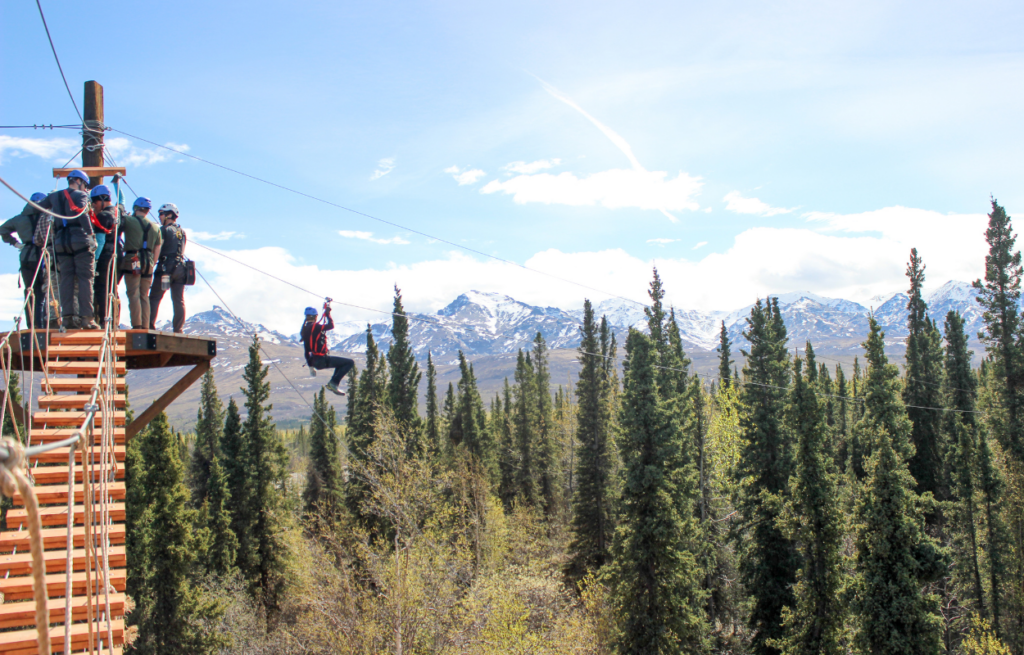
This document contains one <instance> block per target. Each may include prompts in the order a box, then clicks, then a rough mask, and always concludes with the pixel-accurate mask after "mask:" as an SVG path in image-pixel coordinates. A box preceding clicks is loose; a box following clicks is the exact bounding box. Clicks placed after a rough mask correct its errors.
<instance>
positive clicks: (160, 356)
mask: <svg viewBox="0 0 1024 655" xmlns="http://www.w3.org/2000/svg"><path fill="white" fill-rule="evenodd" d="M3 336H5V335H4V334H0V338H2V337H3ZM36 337H37V339H36V343H35V344H32V339H31V336H30V333H29V332H28V331H22V332H21V333H17V334H14V335H12V338H11V341H10V343H11V346H12V348H13V353H12V356H11V368H12V369H14V370H17V371H28V370H35V371H45V373H46V375H43V376H39V379H40V380H39V385H38V386H36V385H33V394H34V396H35V398H36V400H37V404H38V410H37V411H34V412H27V411H26V410H25V408H22V407H20V406H18V405H17V404H14V403H12V404H13V409H14V412H13V413H14V415H15V416H16V417H17V418H18V419H19V421H20V422H21V423H22V424H23V425H31V427H32V430H31V439H32V443H31V444H30V445H39V444H43V443H52V442H54V441H58V440H61V439H66V438H67V437H70V436H72V435H73V434H75V433H76V432H77V430H78V429H79V427H80V426H81V423H82V421H83V420H84V418H85V417H86V415H87V411H88V407H87V404H88V402H89V400H90V396H91V393H92V389H93V387H94V386H95V385H96V384H97V379H96V374H97V372H98V371H99V370H100V365H101V364H100V361H99V358H100V354H101V344H102V340H103V332H101V331H99V330H72V331H68V332H63V333H61V332H57V331H50V332H49V333H48V334H47V333H46V332H40V333H37V335H36ZM113 352H114V355H115V357H116V360H117V361H116V364H115V368H114V371H115V375H116V377H115V378H114V379H113V380H102V381H101V382H100V383H99V384H100V387H101V389H103V390H107V386H106V385H108V384H109V385H110V389H109V391H110V392H112V394H113V407H111V408H110V411H109V412H108V413H107V414H106V415H99V414H97V415H96V417H95V425H96V428H95V430H94V433H93V437H92V442H91V443H89V447H90V448H91V449H92V453H93V455H92V458H93V459H95V460H97V461H98V459H99V456H100V448H101V443H102V442H101V432H100V426H102V425H108V426H111V427H112V430H111V431H112V435H111V441H110V442H109V443H108V444H107V450H108V454H109V458H110V462H109V464H108V468H107V470H106V496H107V503H106V505H107V511H108V520H109V523H108V525H107V544H106V545H107V551H108V555H109V566H110V576H109V578H108V579H107V580H105V581H99V580H98V579H97V578H98V576H99V575H100V572H98V571H93V573H92V574H91V575H92V578H91V581H92V583H93V584H95V585H96V588H95V590H94V598H93V601H92V602H93V608H92V614H93V617H94V619H93V621H94V625H93V634H94V635H95V636H97V637H102V638H103V639H105V638H106V634H107V633H106V626H107V620H108V618H109V620H110V622H111V627H112V631H113V641H114V643H113V644H111V645H112V646H113V647H114V649H113V650H114V652H116V653H121V652H122V648H123V647H124V645H125V644H124V640H125V634H126V631H125V628H124V613H125V609H126V597H125V593H124V592H125V584H126V573H127V571H126V562H127V559H126V557H127V553H126V549H125V541H126V539H125V536H126V535H125V524H124V520H125V509H126V507H125V497H126V488H125V482H124V478H125V468H124V457H125V449H126V443H127V441H128V440H129V439H131V438H132V436H133V435H135V434H136V433H137V432H138V431H139V430H141V429H142V428H143V427H145V426H146V425H147V424H148V423H149V422H150V421H151V420H153V418H155V417H156V416H157V414H159V413H160V412H161V411H163V410H164V409H165V408H166V407H167V406H168V405H169V404H170V403H171V402H172V401H173V400H174V399H175V398H177V397H178V396H179V395H180V394H181V393H182V392H183V391H185V389H187V388H188V387H189V386H190V385H191V384H192V383H193V382H195V381H196V380H198V379H199V377H200V376H201V375H202V374H203V373H205V372H206V371H207V370H209V368H210V361H211V360H212V359H213V358H214V357H216V355H217V342H216V341H214V340H213V339H207V338H203V337H193V336H184V335H180V334H169V333H164V332H156V331H154V330H128V331H119V332H117V333H115V334H114V343H113ZM178 366H191V368H190V369H189V370H188V371H187V372H186V373H185V374H184V376H183V377H182V378H181V379H180V380H178V381H177V382H176V383H174V384H173V385H171V386H170V388H168V389H167V391H166V392H165V393H164V394H163V395H162V396H161V397H160V398H159V399H157V400H156V401H155V402H154V403H153V404H152V405H151V406H150V407H148V408H146V409H145V410H144V411H141V412H139V411H138V410H139V409H140V408H135V409H136V412H137V413H136V416H135V419H134V420H133V421H132V423H131V424H129V425H125V421H126V413H125V411H124V407H125V402H126V401H128V400H130V398H127V397H126V393H125V390H126V385H125V379H124V375H125V373H126V372H127V371H129V370H135V369H148V368H163V367H178ZM0 387H2V385H0ZM5 391H6V390H5V389H2V388H0V402H4V403H6V402H8V399H7V398H6V397H5ZM23 436H24V435H23ZM74 459H75V461H76V465H75V471H74V478H73V479H74V486H73V487H71V488H69V487H68V477H69V473H70V471H69V470H68V449H67V448H63V449H60V450H54V451H50V452H47V453H43V454H41V455H39V456H36V457H32V458H31V459H30V466H31V474H32V479H33V483H34V487H35V491H36V497H37V499H38V500H39V505H40V517H41V519H42V538H43V544H44V546H43V547H44V550H45V552H44V553H43V560H44V564H45V567H46V571H45V573H46V576H45V578H46V592H47V596H48V597H49V599H50V600H49V608H50V621H51V624H50V634H51V638H52V648H53V652H55V653H57V652H63V648H64V630H65V629H66V626H65V615H64V613H65V607H64V604H65V601H64V594H65V589H66V583H67V572H66V570H67V557H68V550H69V549H70V550H71V566H72V571H71V584H72V600H71V608H72V609H71V617H70V619H71V622H70V625H69V626H67V629H68V630H69V632H70V634H71V635H72V639H71V650H72V651H74V652H82V651H83V650H85V649H87V648H88V647H89V642H88V639H89V634H88V632H89V630H88V619H87V611H86V604H87V598H86V594H87V591H88V589H87V586H86V577H85V568H86V564H87V561H88V559H87V557H86V551H85V546H86V529H87V524H88V519H87V516H88V513H87V512H86V507H87V503H86V500H87V498H86V486H85V482H86V481H87V480H89V479H92V480H93V484H92V493H93V494H94V498H93V503H94V505H93V507H92V508H91V515H92V519H93V526H94V527H93V531H94V538H95V540H96V541H95V549H96V551H97V552H98V551H99V550H100V547H101V545H102V543H101V539H102V537H101V536H100V533H101V526H100V525H99V520H100V517H99V515H98V514H99V509H100V504H99V496H98V495H99V494H100V492H101V488H100V475H99V470H98V467H97V468H95V469H94V475H93V476H89V475H87V474H86V471H85V470H84V469H83V468H82V460H83V457H82V453H81V452H80V451H79V452H76V453H75V457H74ZM69 497H70V498H69ZM69 499H70V500H71V502H72V503H73V505H74V510H73V512H72V514H71V520H72V523H73V529H72V534H71V540H70V543H68V532H67V530H68V527H67V522H68V501H69ZM26 519H27V514H26V510H25V504H24V500H23V499H22V498H21V497H20V495H19V496H16V497H15V499H14V507H13V508H11V509H9V510H8V511H7V529H6V530H5V531H3V532H0V594H2V596H0V598H2V599H3V600H2V601H0V654H5V653H34V652H36V631H35V614H34V610H33V604H32V570H31V562H32V558H31V555H30V554H29V540H28V530H27V529H25V528H26ZM104 582H105V583H106V584H104ZM103 588H107V589H108V590H109V592H108V593H109V599H110V617H106V616H104V615H103V614H102V612H103V609H102V608H103V604H102V592H101V591H100V590H102V589H103ZM96 592H100V593H99V596H98V597H97V596H96ZM103 646H104V647H106V646H108V645H107V644H103ZM102 652H104V653H105V652H107V650H106V648H104V649H103V650H102Z"/></svg>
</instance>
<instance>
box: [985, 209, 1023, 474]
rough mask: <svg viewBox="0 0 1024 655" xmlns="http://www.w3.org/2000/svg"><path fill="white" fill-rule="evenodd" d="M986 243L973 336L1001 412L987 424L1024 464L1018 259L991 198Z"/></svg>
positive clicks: (1009, 231) (1009, 228)
mask: <svg viewBox="0 0 1024 655" xmlns="http://www.w3.org/2000/svg"><path fill="white" fill-rule="evenodd" d="M985 241H986V242H988V247H989V251H988V255H987V256H986V257H985V282H984V283H983V282H982V281H981V280H975V281H974V288H975V289H977V290H978V296H977V300H978V304H979V305H981V306H982V307H983V308H984V309H985V312H984V320H985V329H984V330H983V331H982V332H981V333H980V334H979V335H978V336H979V337H980V338H981V340H982V342H983V343H984V344H985V348H986V350H987V352H988V354H989V357H990V358H991V360H992V367H993V369H994V370H993V375H994V376H995V377H996V379H998V380H999V383H1000V384H999V396H1000V400H1001V401H1002V408H1003V411H1002V412H1000V413H999V415H998V417H993V419H994V420H991V421H990V423H991V424H992V428H993V432H994V433H995V435H996V438H997V439H998V440H999V443H1001V444H1002V446H1003V448H1004V449H1005V450H1006V451H1007V452H1008V453H1010V454H1012V455H1013V456H1014V457H1015V458H1016V459H1017V461H1018V462H1024V434H1022V432H1024V398H1022V393H1021V386H1022V385H1024V356H1022V353H1021V348H1020V342H1019V339H1020V336H1019V334H1020V329H1021V320H1020V279H1021V257H1020V252H1019V251H1017V250H1016V246H1015V244H1016V241H1017V235H1015V234H1014V233H1013V225H1012V224H1011V223H1010V217H1009V216H1007V215H1006V210H1005V209H1003V208H1002V207H1000V206H999V204H998V203H997V202H996V201H995V199H994V198H993V199H992V212H991V213H990V214H989V215H988V229H987V230H986V231H985Z"/></svg>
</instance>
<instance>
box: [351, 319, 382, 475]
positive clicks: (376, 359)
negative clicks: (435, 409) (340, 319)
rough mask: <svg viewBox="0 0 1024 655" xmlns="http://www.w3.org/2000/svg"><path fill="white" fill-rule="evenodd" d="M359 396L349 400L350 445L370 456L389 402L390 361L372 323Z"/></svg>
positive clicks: (357, 454)
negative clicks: (375, 335)
mask: <svg viewBox="0 0 1024 655" xmlns="http://www.w3.org/2000/svg"><path fill="white" fill-rule="evenodd" d="M356 398H357V400H356V401H355V402H353V401H351V400H350V401H349V403H350V405H351V406H352V415H351V417H350V419H349V425H348V429H349V432H350V437H349V446H350V450H351V451H352V455H353V456H354V457H355V458H357V459H361V458H364V457H366V449H367V447H369V445H370V444H372V443H373V442H374V441H376V434H377V421H378V419H379V418H380V416H381V413H382V412H383V411H384V409H385V408H386V407H387V406H388V371H387V362H386V360H385V358H384V357H383V356H382V355H381V354H380V350H379V349H378V348H377V343H376V341H374V338H373V329H372V327H371V326H370V325H367V326H366V368H365V369H364V370H363V372H362V374H361V375H360V376H359V389H358V391H357V392H356Z"/></svg>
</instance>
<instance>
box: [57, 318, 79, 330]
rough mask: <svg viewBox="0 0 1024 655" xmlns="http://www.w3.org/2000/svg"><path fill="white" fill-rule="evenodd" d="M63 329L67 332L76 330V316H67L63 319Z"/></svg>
mask: <svg viewBox="0 0 1024 655" xmlns="http://www.w3.org/2000/svg"><path fill="white" fill-rule="evenodd" d="M61 327H63V328H64V329H65V330H74V329H75V328H77V327H78V324H77V323H76V322H75V317H74V316H65V317H63V318H62V319H61Z"/></svg>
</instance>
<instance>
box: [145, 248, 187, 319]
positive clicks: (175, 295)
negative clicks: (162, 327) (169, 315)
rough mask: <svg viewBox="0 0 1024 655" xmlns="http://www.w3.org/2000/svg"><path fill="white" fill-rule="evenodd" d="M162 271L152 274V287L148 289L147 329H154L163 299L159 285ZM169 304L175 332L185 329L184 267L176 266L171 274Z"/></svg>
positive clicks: (161, 287) (162, 292) (161, 288)
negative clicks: (172, 309)
mask: <svg viewBox="0 0 1024 655" xmlns="http://www.w3.org/2000/svg"><path fill="white" fill-rule="evenodd" d="M161 275H163V271H161V270H159V269H157V270H156V271H154V273H153V286H152V287H150V289H149V329H150V330H155V329H156V315H157V312H158V311H159V310H160V301H161V300H163V299H164V288H163V285H161V284H160V276H161ZM171 304H172V305H173V306H174V318H173V319H171V325H172V327H173V329H174V331H175V332H181V331H182V330H183V329H184V328H185V267H184V266H183V265H182V264H178V265H177V266H175V267H174V271H172V272H171Z"/></svg>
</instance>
